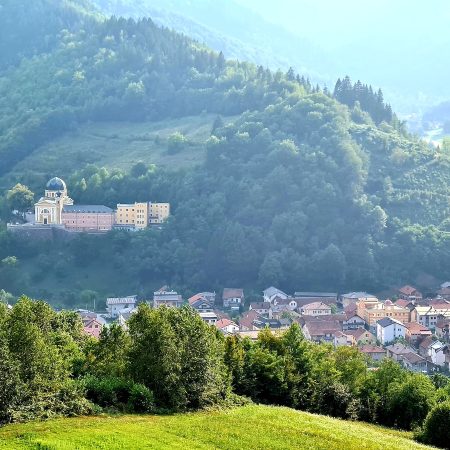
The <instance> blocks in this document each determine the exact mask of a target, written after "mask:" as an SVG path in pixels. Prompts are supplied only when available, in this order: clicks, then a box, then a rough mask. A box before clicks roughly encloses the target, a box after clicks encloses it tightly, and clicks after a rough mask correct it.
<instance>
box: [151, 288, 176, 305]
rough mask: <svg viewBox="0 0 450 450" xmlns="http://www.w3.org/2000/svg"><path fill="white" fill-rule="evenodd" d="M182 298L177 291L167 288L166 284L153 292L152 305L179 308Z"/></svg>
mask: <svg viewBox="0 0 450 450" xmlns="http://www.w3.org/2000/svg"><path fill="white" fill-rule="evenodd" d="M182 304H183V298H182V297H181V295H179V294H178V292H175V291H172V290H169V289H168V287H167V286H164V287H162V288H161V289H160V290H159V291H156V292H154V293H153V307H154V308H158V307H159V306H169V307H172V308H181V305H182Z"/></svg>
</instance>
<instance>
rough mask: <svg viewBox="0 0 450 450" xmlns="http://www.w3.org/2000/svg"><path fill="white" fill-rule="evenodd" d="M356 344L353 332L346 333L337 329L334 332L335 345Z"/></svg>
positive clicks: (349, 345) (352, 345)
mask: <svg viewBox="0 0 450 450" xmlns="http://www.w3.org/2000/svg"><path fill="white" fill-rule="evenodd" d="M355 345H356V341H355V338H354V337H353V336H352V335H351V334H347V333H344V332H343V331H337V332H336V333H335V334H334V346H335V347H343V346H346V347H354V346H355Z"/></svg>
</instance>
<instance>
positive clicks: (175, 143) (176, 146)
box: [167, 131, 188, 155]
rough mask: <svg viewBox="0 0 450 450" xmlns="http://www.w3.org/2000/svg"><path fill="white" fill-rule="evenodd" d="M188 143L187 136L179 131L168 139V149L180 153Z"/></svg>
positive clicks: (170, 151)
mask: <svg viewBox="0 0 450 450" xmlns="http://www.w3.org/2000/svg"><path fill="white" fill-rule="evenodd" d="M187 143H188V140H187V139H186V136H185V135H184V134H182V133H180V132H179V131H177V132H176V133H173V134H171V135H170V136H169V138H168V139H167V151H168V152H169V154H172V155H173V154H174V153H178V152H179V151H181V150H182V149H183V148H184V147H185V146H186V145H187Z"/></svg>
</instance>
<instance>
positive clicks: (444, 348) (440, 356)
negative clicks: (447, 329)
mask: <svg viewBox="0 0 450 450" xmlns="http://www.w3.org/2000/svg"><path fill="white" fill-rule="evenodd" d="M429 352H430V356H431V362H432V363H433V364H436V365H437V366H440V367H444V366H446V364H448V362H449V361H450V346H449V345H448V344H443V343H442V342H439V341H435V342H433V344H432V345H431V346H430V350H429Z"/></svg>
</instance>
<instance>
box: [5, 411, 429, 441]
mask: <svg viewBox="0 0 450 450" xmlns="http://www.w3.org/2000/svg"><path fill="white" fill-rule="evenodd" d="M160 448H167V449H169V448H170V449H184V450H191V449H210V448H211V449H212V448H214V449H227V450H230V449H294V448H295V449H314V450H316V449H323V450H342V449H346V450H352V449H355V450H356V449H357V450H362V449H383V450H387V449H396V450H402V449H405V450H406V449H408V450H414V449H426V448H431V447H427V446H424V445H419V444H417V443H415V442H414V441H412V439H411V434H409V433H403V432H398V431H393V430H388V429H385V428H381V427H376V426H372V425H367V424H362V423H357V422H345V421H341V420H336V419H331V418H328V417H324V416H317V415H313V414H308V413H304V412H299V411H295V410H291V409H288V408H278V407H268V406H247V407H242V408H237V409H233V410H228V411H222V412H209V413H206V412H201V413H192V414H178V415H173V416H117V417H83V418H75V419H58V420H52V421H48V422H39V423H28V424H17V425H9V426H6V427H5V428H3V429H0V449H8V450H13V449H52V450H59V449H108V450H109V449H127V450H130V449H160Z"/></svg>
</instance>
